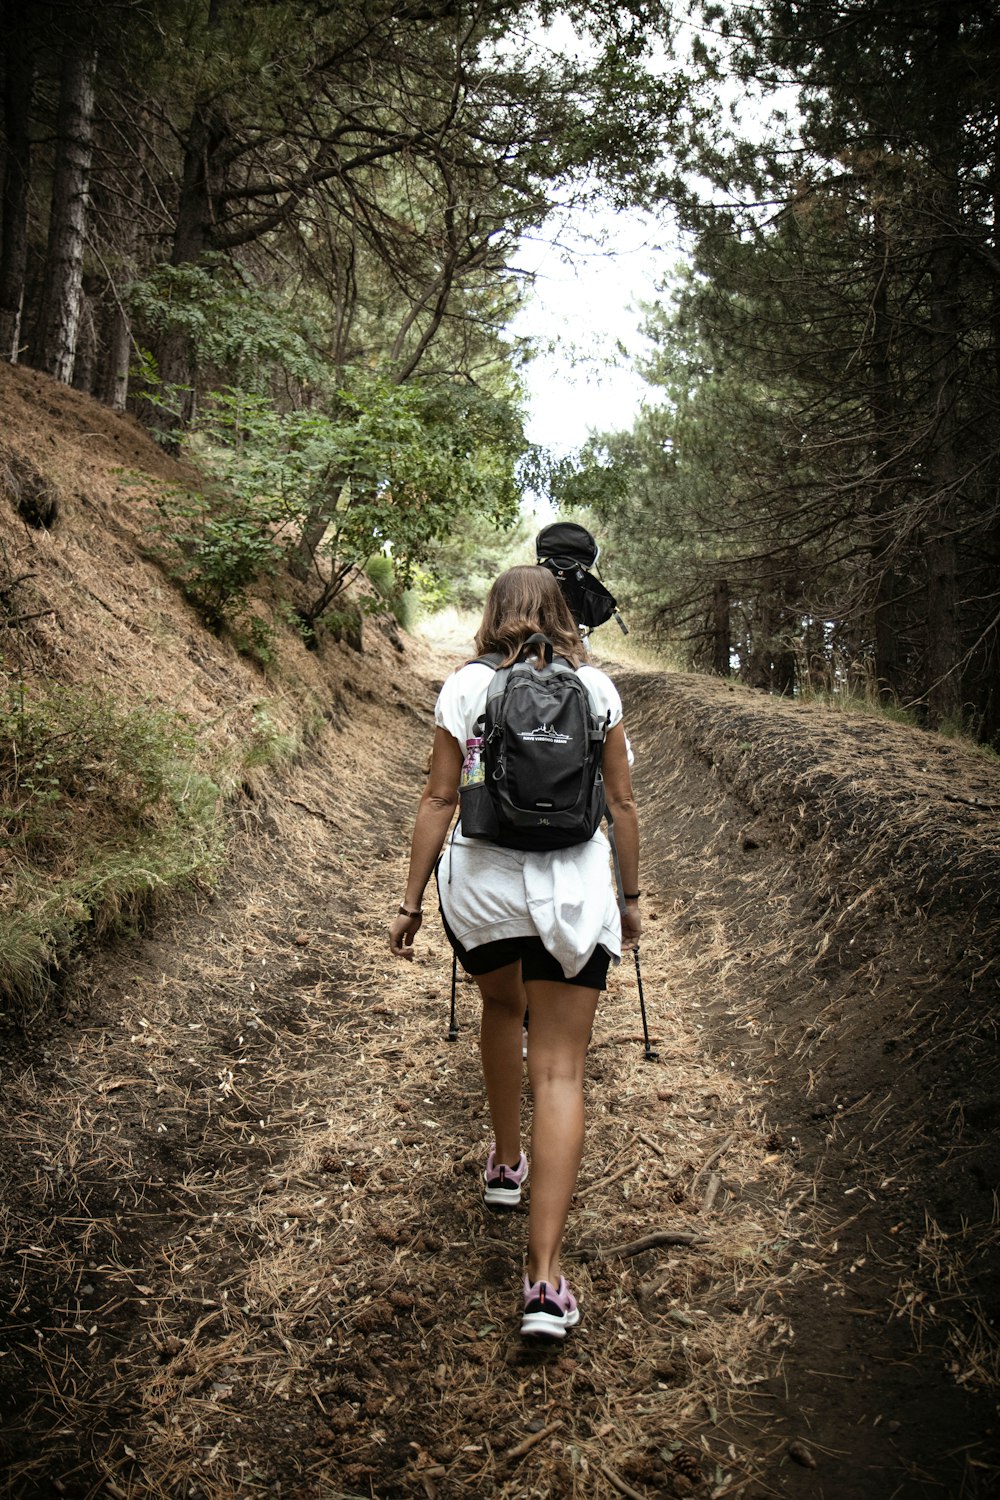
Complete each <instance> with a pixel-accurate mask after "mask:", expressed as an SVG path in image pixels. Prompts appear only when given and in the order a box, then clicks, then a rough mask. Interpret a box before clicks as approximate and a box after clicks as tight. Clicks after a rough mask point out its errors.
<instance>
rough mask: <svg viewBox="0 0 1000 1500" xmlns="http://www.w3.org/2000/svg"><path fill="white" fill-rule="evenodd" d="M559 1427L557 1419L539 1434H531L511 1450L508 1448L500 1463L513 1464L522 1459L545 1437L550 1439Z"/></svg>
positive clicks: (560, 1424) (560, 1423)
mask: <svg viewBox="0 0 1000 1500" xmlns="http://www.w3.org/2000/svg"><path fill="white" fill-rule="evenodd" d="M561 1426H562V1422H561V1421H560V1420H558V1419H557V1420H556V1421H555V1422H550V1423H549V1425H548V1426H547V1427H543V1428H542V1429H541V1431H540V1432H532V1433H531V1434H529V1436H528V1437H526V1438H524V1439H523V1440H522V1441H521V1442H520V1443H517V1444H516V1445H515V1446H514V1447H513V1448H508V1449H507V1452H506V1453H505V1454H504V1455H503V1459H502V1462H503V1463H514V1462H515V1461H516V1460H517V1459H519V1458H523V1457H524V1455H525V1454H526V1453H530V1452H531V1450H532V1448H534V1447H536V1445H537V1444H538V1443H543V1442H544V1441H545V1439H546V1438H547V1437H551V1436H552V1434H553V1433H554V1432H555V1430H556V1428H557V1427H561Z"/></svg>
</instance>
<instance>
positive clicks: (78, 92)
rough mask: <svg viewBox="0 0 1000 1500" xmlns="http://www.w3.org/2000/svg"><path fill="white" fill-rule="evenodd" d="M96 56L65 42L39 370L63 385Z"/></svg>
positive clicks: (69, 372) (77, 290) (72, 328)
mask: <svg viewBox="0 0 1000 1500" xmlns="http://www.w3.org/2000/svg"><path fill="white" fill-rule="evenodd" d="M96 71H97V53H96V50H95V48H94V47H93V46H92V45H90V44H89V43H87V44H82V45H74V43H73V42H72V41H70V42H68V43H67V46H66V52H65V55H64V57H63V68H62V78H61V81H60V90H59V117H58V122H57V126H56V163H55V172H54V175H53V181H52V211H51V218H50V220H49V239H48V248H47V251H46V258H45V285H44V290H43V293H42V312H41V319H40V334H41V337H40V349H39V358H38V361H37V363H38V365H39V366H40V368H41V369H43V370H46V371H47V372H48V373H49V374H50V375H54V376H55V378H56V379H57V380H61V381H62V382H63V383H64V384H66V385H68V384H69V383H70V381H71V380H72V379H73V364H74V361H75V358H76V341H77V336H78V333H79V326H80V299H81V295H82V288H83V250H84V237H85V233H86V222H87V199H88V193H89V187H90V163H91V156H92V154H93V124H94V76H95V73H96Z"/></svg>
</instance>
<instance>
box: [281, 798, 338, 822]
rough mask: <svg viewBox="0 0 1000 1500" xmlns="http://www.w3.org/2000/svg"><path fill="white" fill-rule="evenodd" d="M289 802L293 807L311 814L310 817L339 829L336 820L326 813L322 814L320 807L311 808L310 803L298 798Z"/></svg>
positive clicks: (290, 799) (289, 799)
mask: <svg viewBox="0 0 1000 1500" xmlns="http://www.w3.org/2000/svg"><path fill="white" fill-rule="evenodd" d="M288 801H289V802H290V803H291V805H292V806H293V807H301V809H302V811H303V812H307V813H309V815H310V817H313V818H320V819H321V820H322V821H323V822H324V823H330V824H332V825H333V827H334V828H336V827H337V824H336V822H335V821H334V819H333V818H330V817H328V816H327V815H326V813H325V812H320V810H319V808H318V807H310V806H309V804H308V802H300V801H299V800H298V798H297V797H289V798H288Z"/></svg>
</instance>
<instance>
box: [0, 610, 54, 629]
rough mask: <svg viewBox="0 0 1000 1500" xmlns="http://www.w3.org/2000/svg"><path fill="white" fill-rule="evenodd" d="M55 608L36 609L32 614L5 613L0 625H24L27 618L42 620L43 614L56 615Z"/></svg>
mask: <svg viewBox="0 0 1000 1500" xmlns="http://www.w3.org/2000/svg"><path fill="white" fill-rule="evenodd" d="M54 614H55V610H54V609H36V610H35V612H34V614H31V615H4V616H3V618H2V619H0V625H23V624H24V623H25V621H27V620H40V619H41V618H42V616H43V615H54Z"/></svg>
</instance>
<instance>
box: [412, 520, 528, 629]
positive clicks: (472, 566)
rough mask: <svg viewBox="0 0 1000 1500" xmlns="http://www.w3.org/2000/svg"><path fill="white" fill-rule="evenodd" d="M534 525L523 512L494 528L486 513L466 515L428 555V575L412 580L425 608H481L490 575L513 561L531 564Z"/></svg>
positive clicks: (488, 586) (479, 609)
mask: <svg viewBox="0 0 1000 1500" xmlns="http://www.w3.org/2000/svg"><path fill="white" fill-rule="evenodd" d="M535 530H537V527H533V526H532V525H530V524H529V522H528V520H527V519H526V518H525V516H523V515H521V514H519V515H518V516H517V518H516V519H515V520H514V521H513V522H512V523H508V524H506V525H501V526H497V525H496V524H495V523H493V522H492V521H491V520H490V519H489V517H487V516H483V515H470V516H467V517H465V518H464V520H463V523H462V525H461V526H460V527H456V528H455V529H454V530H453V531H452V532H451V533H450V534H449V535H448V536H446V537H444V538H442V539H441V541H439V542H437V543H436V544H435V545H434V546H433V547H432V548H430V549H429V550H428V553H427V573H426V574H424V575H418V576H417V578H416V580H415V582H416V586H417V589H418V592H419V594H420V597H421V600H422V602H423V604H424V607H425V608H426V609H427V610H429V611H430V612H432V613H433V612H435V611H437V610H441V609H457V610H472V611H474V612H476V613H478V612H480V611H481V610H482V607H483V604H484V603H485V600H486V595H487V593H488V592H489V588H490V585H491V583H492V582H493V580H494V578H496V576H497V574H498V573H502V572H503V571H504V569H505V568H509V567H513V566H514V564H515V563H525V562H534V560H535V553H534V547H533V546H532V541H533V537H534V532H535Z"/></svg>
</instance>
